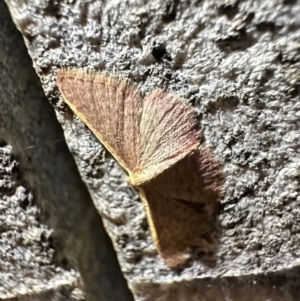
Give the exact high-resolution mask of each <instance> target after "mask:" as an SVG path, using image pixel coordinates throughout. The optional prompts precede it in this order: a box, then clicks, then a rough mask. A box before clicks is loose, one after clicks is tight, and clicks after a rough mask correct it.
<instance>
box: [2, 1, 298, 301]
mask: <svg viewBox="0 0 300 301" xmlns="http://www.w3.org/2000/svg"><path fill="white" fill-rule="evenodd" d="M7 4H8V6H9V8H10V10H11V13H12V16H13V19H14V22H15V23H16V25H17V27H18V28H19V30H20V31H21V33H22V34H23V36H24V38H25V41H26V44H27V47H28V50H29V53H30V55H31V57H32V59H33V61H34V65H35V69H36V72H37V73H38V75H39V76H40V78H41V81H42V84H43V88H44V91H45V93H46V95H47V97H48V98H49V99H50V101H51V102H52V103H53V104H54V106H55V108H56V112H57V116H58V119H59V120H60V122H61V124H62V126H63V128H64V133H65V135H66V139H67V142H68V145H69V147H70V149H71V151H72V153H73V155H74V157H75V160H76V163H77V165H78V168H79V171H80V173H81V176H82V178H83V180H84V181H85V183H86V184H87V186H88V188H89V191H90V193H91V195H92V198H93V200H94V203H95V205H96V207H97V209H98V211H99V212H100V213H101V215H102V217H103V220H104V224H105V226H106V228H107V231H108V233H109V234H110V236H111V238H112V240H113V243H114V246H115V249H116V250H117V252H118V258H119V260H120V263H121V267H122V270H123V272H124V274H125V276H126V277H127V279H128V281H129V284H130V287H131V289H132V290H133V291H134V293H135V298H136V300H187V296H189V300H216V298H218V299H219V300H228V298H229V297H230V298H231V300H266V299H268V298H269V297H270V295H271V291H272V296H276V298H277V299H278V298H281V299H278V300H298V299H299V297H300V292H297V291H295V290H294V291H293V287H296V286H297V285H298V286H299V270H298V269H297V266H298V265H299V255H300V248H299V246H300V233H299V229H300V211H299V205H300V197H299V179H300V159H299V139H300V130H299V125H300V101H299V100H300V99H299V91H300V18H299V15H300V1H296V0H294V1H286V0H276V1H275V0H272V1H271V0H270V1H264V0H261V1H250V0H248V1H247V0H245V1H234V0H222V1H221V0H220V1H210V0H204V1H196V0H191V1H180V0H178V1H177V0H174V1H163V0H155V1H140V0H133V1H122V0H112V1H102V2H101V1H92V0H91V1H88V0H82V1H76V2H67V1H63V2H61V1H38V0H34V1H30V2H26V1H15V0H7ZM70 66H72V67H85V68H86V69H89V70H107V71H112V70H113V69H116V70H118V71H119V73H121V74H123V75H124V76H128V77H130V78H131V79H132V80H133V81H135V82H136V83H137V84H138V85H139V87H140V89H141V90H142V91H143V92H144V93H147V92H149V91H151V90H152V89H153V88H155V87H160V88H164V89H166V90H167V91H172V92H173V93H177V94H178V95H180V96H182V97H185V98H187V99H188V101H190V102H191V103H192V104H193V105H194V107H195V110H196V111H197V113H198V116H199V124H200V126H201V127H202V129H203V132H204V138H205V141H206V144H207V145H208V146H210V147H211V149H212V151H213V153H214V154H215V156H216V157H217V158H218V159H219V160H220V161H221V162H222V163H223V164H224V171H225V173H226V184H225V196H224V198H223V200H222V202H221V208H220V213H219V220H220V225H221V228H222V234H221V236H220V239H219V242H218V245H217V248H216V249H217V251H216V252H215V253H214V254H207V252H205V250H203V253H204V255H203V256H202V258H201V259H200V260H195V261H193V262H192V263H191V264H190V265H189V266H187V267H185V268H184V269H182V270H180V271H178V270H177V271H175V270H170V269H168V268H167V267H166V266H165V265H164V264H163V262H162V260H161V258H159V256H158V255H157V253H156V251H155V248H154V246H153V244H152V241H151V238H150V235H149V230H148V226H147V223H146V220H145V213H144V211H143V208H142V204H141V203H140V201H139V199H138V197H137V194H136V193H135V192H134V191H133V190H132V189H131V188H130V187H129V186H128V185H127V183H126V181H125V178H124V172H122V171H121V170H120V168H119V166H117V164H116V163H115V162H114V161H113V160H112V159H111V157H110V155H109V154H107V153H106V152H105V151H104V150H103V148H102V147H101V145H100V144H99V142H98V141H97V140H96V139H95V137H94V136H93V135H92V134H90V132H89V131H88V130H87V129H86V127H85V126H84V125H83V124H82V122H81V121H80V120H78V118H76V117H74V116H73V114H72V113H71V112H70V110H69V109H68V108H67V106H66V105H64V103H63V102H62V99H61V98H60V97H59V93H58V90H57V87H56V84H55V72H56V70H57V69H58V68H61V67H70ZM206 285H207V286H208V287H210V288H211V289H212V288H215V289H214V290H213V291H214V294H213V293H209V292H211V291H210V290H209V291H208V292H207V295H204V293H203V291H202V290H201V291H200V290H199V291H198V288H200V287H203V288H204V287H207V286H206ZM242 288H243V290H242V291H238V290H239V289H242ZM243 292H244V294H243ZM191 296H192V297H191ZM274 298H275V297H274ZM277 299H274V300H277ZM272 300H273V299H272Z"/></svg>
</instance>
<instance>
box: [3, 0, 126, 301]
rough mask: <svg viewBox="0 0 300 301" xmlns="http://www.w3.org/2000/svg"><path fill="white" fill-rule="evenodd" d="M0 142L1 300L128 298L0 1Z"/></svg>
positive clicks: (100, 227)
mask: <svg viewBox="0 0 300 301" xmlns="http://www.w3.org/2000/svg"><path fill="white" fill-rule="evenodd" d="M0 138H1V139H0V140H1V143H0V206H1V217H0V266H1V271H0V299H1V300H22V301H23V300H41V301H42V300H47V301H48V300H51V301H52V300H53V301H55V300H57V301H58V300H74V301H75V300H83V299H84V298H86V300H95V301H98V300H104V301H105V300H107V301H108V300H109V301H110V300H122V301H123V300H126V301H127V300H128V301H129V300H132V296H131V293H130V291H129V289H128V286H127V283H126V281H125V280H124V277H123V275H122V273H121V270H120V267H119V265H118V262H117V258H116V254H115V251H114V249H113V246H112V244H111V241H110V239H109V237H108V235H107V233H106V232H105V230H104V227H103V224H102V222H101V218H100V217H99V214H98V213H97V211H96V209H95V207H94V205H93V202H92V200H91V198H90V195H89V193H88V190H87V189H86V186H85V185H84V183H83V182H82V180H81V178H80V175H79V173H78V170H77V166H76V164H75V161H74V159H73V157H72V155H71V154H70V152H69V150H68V148H67V145H66V143H65V141H64V135H63V132H62V129H61V127H60V125H59V123H58V121H57V119H56V116H55V113H54V110H53V108H52V106H51V105H50V104H49V102H48V101H47V99H46V98H45V95H44V93H43V90H42V88H41V85H40V82H39V80H38V77H37V75H36V73H35V72H34V70H33V68H32V61H31V60H30V57H29V55H28V53H27V50H26V47H25V44H24V41H23V39H22V36H21V35H20V33H19V32H18V30H17V29H16V27H15V25H14V24H13V22H12V20H11V16H10V14H9V11H8V8H7V6H6V4H5V3H4V2H3V1H2V0H0ZM8 144H10V145H11V146H10V145H8ZM12 153H13V157H12ZM75 270H77V271H78V270H79V272H80V274H81V279H82V280H80V277H79V273H78V272H76V271H75ZM81 282H83V284H84V287H83V286H82V283H81ZM82 287H83V288H84V291H85V297H84V296H83V293H82V291H81V288H82Z"/></svg>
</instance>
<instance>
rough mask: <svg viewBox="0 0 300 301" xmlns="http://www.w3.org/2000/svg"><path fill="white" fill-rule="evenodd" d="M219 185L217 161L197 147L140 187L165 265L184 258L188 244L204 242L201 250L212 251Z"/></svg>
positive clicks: (205, 150) (220, 181)
mask: <svg viewBox="0 0 300 301" xmlns="http://www.w3.org/2000/svg"><path fill="white" fill-rule="evenodd" d="M223 184H224V175H223V172H222V169H221V166H220V164H219V163H218V162H217V161H216V160H215V159H214V158H213V156H212V155H211V154H210V152H209V151H208V150H207V149H205V148H203V147H199V148H197V149H196V150H195V151H193V152H192V153H191V154H189V155H187V156H186V157H184V158H183V159H182V160H180V161H179V162H177V163H176V164H174V165H173V166H171V167H170V168H168V169H166V170H165V171H163V172H162V173H161V174H159V175H158V176H157V177H155V178H153V179H152V180H150V181H148V182H146V183H144V184H142V185H141V186H140V189H141V197H142V200H143V201H144V204H145V207H146V211H147V216H148V222H149V225H150V229H151V233H152V236H153V239H154V242H155V244H156V246H157V248H158V250H159V252H160V254H161V255H162V257H163V258H164V259H165V261H166V263H167V264H168V265H169V266H176V265H178V264H180V263H181V262H182V261H184V254H185V252H186V251H187V250H188V249H189V248H190V247H201V246H202V247H203V246H204V245H205V248H204V250H202V251H210V252H214V248H215V247H216V245H217V243H215V242H214V241H213V239H212V238H213V237H216V236H217V235H214V233H216V228H217V226H216V219H215V209H216V208H217V204H218V202H217V201H218V200H219V199H220V198H221V196H222V194H223ZM211 242H212V243H211Z"/></svg>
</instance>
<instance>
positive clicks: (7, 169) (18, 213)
mask: <svg viewBox="0 0 300 301" xmlns="http://www.w3.org/2000/svg"><path fill="white" fill-rule="evenodd" d="M11 152H12V148H11V146H3V147H0V208H1V218H0V232H1V235H0V265H1V272H0V279H1V280H0V298H1V300H11V298H13V297H16V296H18V297H20V300H25V299H26V298H25V299H24V297H25V296H26V295H33V296H34V295H37V296H39V298H41V295H43V294H48V295H49V296H51V295H53V291H54V289H55V292H56V294H57V297H59V296H60V298H56V299H53V300H74V301H75V300H83V299H82V298H79V299H78V298H75V296H73V297H71V295H72V291H73V290H74V289H75V288H76V287H78V284H79V276H78V273H76V272H75V271H72V270H71V271H68V270H64V269H63V268H61V267H59V266H57V265H56V264H55V262H54V250H53V248H52V247H51V244H50V239H49V237H50V235H51V232H52V231H51V230H50V229H49V228H48V227H46V226H45V225H43V224H40V223H39V222H38V213H39V210H38V208H37V207H36V206H35V205H33V204H32V203H33V196H32V193H31V192H29V191H27V190H26V188H25V187H24V186H23V185H22V181H21V179H20V177H19V170H18V163H17V161H16V160H14V159H13V158H12V154H11ZM41 280H42V281H41ZM64 290H65V292H66V294H65V295H63V294H62V293H61V292H63V291H64ZM50 292H52V293H50ZM59 293H60V294H59ZM21 296H22V298H21ZM43 300H47V299H43Z"/></svg>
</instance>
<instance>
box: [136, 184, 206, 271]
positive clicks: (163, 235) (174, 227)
mask: <svg viewBox="0 0 300 301" xmlns="http://www.w3.org/2000/svg"><path fill="white" fill-rule="evenodd" d="M141 198H142V200H143V203H144V204H145V207H146V212H147V218H148V223H149V226H150V230H151V235H152V238H153V241H154V244H155V246H156V248H157V250H158V252H159V254H160V255H161V256H162V258H163V259H164V261H165V263H166V264H167V265H168V266H169V267H176V266H178V265H180V264H182V263H184V262H185V261H186V259H187V258H186V256H185V254H186V253H187V252H188V251H189V249H190V248H191V247H193V246H198V245H199V242H200V241H203V239H202V238H203V237H202V236H203V235H205V233H206V232H207V224H208V222H207V216H206V215H205V213H204V211H203V206H202V205H201V204H196V203H186V202H183V201H180V200H176V199H175V198H173V197H170V196H167V195H164V194H162V193H159V192H158V191H155V190H153V189H149V188H145V189H144V188H143V189H142V190H141Z"/></svg>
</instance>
